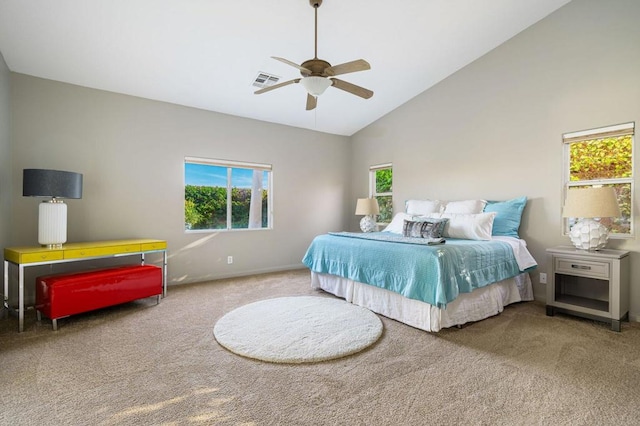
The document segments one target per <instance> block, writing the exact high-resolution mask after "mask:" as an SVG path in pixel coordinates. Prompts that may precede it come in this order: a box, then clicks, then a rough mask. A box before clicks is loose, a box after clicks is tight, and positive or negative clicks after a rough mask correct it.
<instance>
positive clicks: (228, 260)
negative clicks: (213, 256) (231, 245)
mask: <svg viewBox="0 0 640 426" xmlns="http://www.w3.org/2000/svg"><path fill="white" fill-rule="evenodd" d="M232 263H233V256H227V265H231V264H232Z"/></svg>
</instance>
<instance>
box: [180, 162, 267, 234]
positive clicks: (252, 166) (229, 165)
mask: <svg viewBox="0 0 640 426" xmlns="http://www.w3.org/2000/svg"><path fill="white" fill-rule="evenodd" d="M187 163H190V164H203V165H207V166H215V167H226V169H227V213H226V221H227V223H226V225H227V226H226V228H208V229H186V228H185V232H187V233H202V232H229V231H233V232H236V231H264V230H270V229H273V168H272V166H271V164H262V163H250V162H246V161H233V160H220V159H211V158H202V157H185V158H184V167H185V170H184V173H183V178H184V179H185V180H184V184H183V188H185V187H186V185H187V182H186V165H187ZM232 169H249V170H261V171H266V172H268V179H267V185H268V187H267V188H265V189H266V190H267V203H268V209H267V227H260V228H233V226H232V220H233V217H232V207H233V203H232V201H233V199H232V198H233V194H232V182H231V176H232ZM184 201H185V200H184V197H183V205H184Z"/></svg>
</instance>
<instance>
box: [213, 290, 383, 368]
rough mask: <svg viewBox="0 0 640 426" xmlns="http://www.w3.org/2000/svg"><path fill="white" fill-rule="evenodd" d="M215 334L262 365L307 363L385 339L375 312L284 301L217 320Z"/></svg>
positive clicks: (310, 299)
mask: <svg viewBox="0 0 640 426" xmlns="http://www.w3.org/2000/svg"><path fill="white" fill-rule="evenodd" d="M213 334H214V336H215V338H216V340H217V341H218V343H220V344H221V345H222V346H224V347H225V348H227V349H229V350H230V351H231V352H234V353H236V354H238V355H242V356H246V357H249V358H255V359H259V360H262V361H269V362H280V363H304V362H316V361H325V360H328V359H334V358H340V357H343V356H346V355H350V354H353V353H356V352H359V351H361V350H363V349H364V348H366V347H368V346H369V345H371V344H373V343H374V342H376V341H377V340H378V339H379V338H380V336H381V335H382V321H380V318H378V317H377V316H376V314H374V313H373V312H371V311H369V310H368V309H365V308H362V307H360V306H356V305H353V304H351V303H348V302H346V301H344V300H338V299H331V298H326V297H315V296H297V297H280V298H276V299H267V300H262V301H260V302H255V303H250V304H248V305H245V306H242V307H240V308H237V309H235V310H233V311H231V312H229V313H228V314H226V315H225V316H223V317H222V318H220V319H219V320H218V322H217V323H216V325H215V327H214V328H213Z"/></svg>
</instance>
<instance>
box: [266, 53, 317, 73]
mask: <svg viewBox="0 0 640 426" xmlns="http://www.w3.org/2000/svg"><path fill="white" fill-rule="evenodd" d="M272 58H273V59H275V60H276V61H280V62H284V63H285V64H287V65H291V66H292V67H294V68H298V69H299V70H300V71H304V72H306V73H309V74H311V71H310V70H308V69H306V68H305V67H303V66H300V65H298V64H296V63H295V62H291V61H290V60H288V59H285V58H278V57H277V56H272Z"/></svg>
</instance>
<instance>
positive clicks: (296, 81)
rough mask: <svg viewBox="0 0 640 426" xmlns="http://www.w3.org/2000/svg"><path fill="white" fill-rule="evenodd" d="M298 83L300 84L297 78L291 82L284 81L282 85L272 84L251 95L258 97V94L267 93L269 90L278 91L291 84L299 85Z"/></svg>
mask: <svg viewBox="0 0 640 426" xmlns="http://www.w3.org/2000/svg"><path fill="white" fill-rule="evenodd" d="M299 82H300V79H299V78H294V79H293V80H289V81H284V82H282V83H278V84H274V85H273V86H269V87H265V88H264V89H260V90H256V91H255V92H253V93H254V94H256V95H260V94H262V93H265V92H268V91H270V90H275V89H279V88H281V87H284V86H288V85H290V84H293V83H299Z"/></svg>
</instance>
